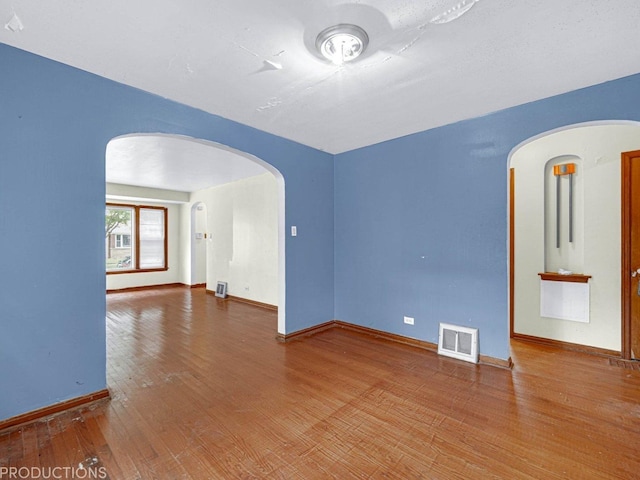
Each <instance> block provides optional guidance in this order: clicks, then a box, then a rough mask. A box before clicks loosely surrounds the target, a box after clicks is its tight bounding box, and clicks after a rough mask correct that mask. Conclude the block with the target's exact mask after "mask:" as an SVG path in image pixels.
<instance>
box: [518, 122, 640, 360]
mask: <svg viewBox="0 0 640 480" xmlns="http://www.w3.org/2000/svg"><path fill="white" fill-rule="evenodd" d="M639 147H640V124H639V123H637V122H625V121H620V122H616V121H611V122H593V123H585V124H578V125H570V126H567V127H564V128H561V129H557V130H553V131H550V132H546V133H543V134H541V135H538V136H536V137H534V138H531V139H529V140H527V141H525V142H523V143H522V144H520V145H518V146H517V147H516V148H514V149H513V150H512V152H511V154H510V156H509V162H508V166H509V175H510V195H509V197H510V198H509V211H510V216H509V223H510V241H509V250H510V254H509V259H510V260H509V271H510V285H509V290H510V295H509V298H510V335H511V337H512V338H525V339H526V338H530V339H535V340H543V341H546V342H548V343H560V344H571V345H576V346H579V347H581V348H580V349H584V350H585V351H598V352H601V353H608V354H617V353H618V352H620V350H621V338H622V335H621V284H620V272H621V260H620V259H621V226H620V214H621V191H620V184H621V182H620V178H621V177H620V175H621V173H620V172H621V170H620V154H621V153H622V152H625V151H629V150H635V149H638V148H639ZM556 165H557V166H558V168H560V167H561V166H563V165H574V167H572V168H575V173H574V174H573V175H572V176H571V178H569V177H568V176H567V177H565V176H563V175H562V173H560V170H556V173H555V174H554V170H553V166H556ZM569 182H571V184H570V183H569ZM570 186H571V188H569V187H570ZM569 192H572V193H569ZM569 195H571V197H569ZM569 205H571V209H572V210H571V214H570V212H569V208H570V207H569ZM560 272H561V273H562V275H559V273H560ZM544 274H550V275H544ZM577 284H582V285H577Z"/></svg>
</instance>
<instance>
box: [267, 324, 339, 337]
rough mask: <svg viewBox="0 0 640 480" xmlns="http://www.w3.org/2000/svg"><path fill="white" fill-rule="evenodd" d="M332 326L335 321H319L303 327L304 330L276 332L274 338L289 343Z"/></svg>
mask: <svg viewBox="0 0 640 480" xmlns="http://www.w3.org/2000/svg"><path fill="white" fill-rule="evenodd" d="M333 327H335V321H334V320H331V321H329V322H325V323H321V324H320V325H314V326H313V327H309V328H305V329H304V330H298V331H297V332H293V333H286V334H283V333H278V334H276V340H278V341H279V342H282V343H289V342H291V341H293V340H300V339H302V338H305V337H309V336H311V335H315V334H316V333H320V332H322V331H324V330H328V329H330V328H333Z"/></svg>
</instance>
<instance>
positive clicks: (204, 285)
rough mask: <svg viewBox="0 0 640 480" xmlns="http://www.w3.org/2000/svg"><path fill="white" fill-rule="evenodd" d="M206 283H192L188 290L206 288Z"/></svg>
mask: <svg viewBox="0 0 640 480" xmlns="http://www.w3.org/2000/svg"><path fill="white" fill-rule="evenodd" d="M206 286H207V284H206V283H194V284H193V285H189V288H206Z"/></svg>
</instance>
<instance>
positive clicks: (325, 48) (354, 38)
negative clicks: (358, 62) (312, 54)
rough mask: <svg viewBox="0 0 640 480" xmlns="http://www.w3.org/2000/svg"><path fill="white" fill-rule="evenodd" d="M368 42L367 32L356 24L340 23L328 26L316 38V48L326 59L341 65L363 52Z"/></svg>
mask: <svg viewBox="0 0 640 480" xmlns="http://www.w3.org/2000/svg"><path fill="white" fill-rule="evenodd" d="M368 44H369V37H368V36H367V33H366V32H365V31H364V30H363V29H362V28H360V27H358V26H356V25H348V24H340V25H335V26H333V27H329V28H327V29H325V30H323V31H322V32H320V34H319V35H318V37H317V38H316V48H317V49H318V51H319V52H320V53H321V54H322V56H323V57H325V58H326V59H327V60H330V61H331V62H333V63H335V64H336V65H342V64H343V63H345V62H349V61H351V60H353V59H355V58H357V57H358V56H360V55H361V54H362V52H364V50H365V48H367V45H368Z"/></svg>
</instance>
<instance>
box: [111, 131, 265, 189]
mask: <svg viewBox="0 0 640 480" xmlns="http://www.w3.org/2000/svg"><path fill="white" fill-rule="evenodd" d="M105 162H106V181H107V182H108V183H119V184H123V185H135V186H139V187H149V188H160V189H163V190H175V191H178V192H195V191H197V190H202V189H204V188H209V187H213V186H216V185H222V184H225V183H229V182H234V181H236V180H240V179H242V178H247V177H252V176H254V175H260V174H262V173H265V172H267V170H266V169H265V168H264V167H262V166H260V165H258V164H257V163H256V162H254V161H253V160H249V159H248V158H246V157H244V156H242V155H239V154H237V153H234V152H232V151H230V150H228V149H225V148H222V147H218V146H214V145H211V144H208V143H204V142H201V141H197V140H193V139H188V138H185V137H177V136H171V135H128V136H125V137H119V138H116V139H114V140H111V141H110V142H109V144H108V145H107V152H106V161H105Z"/></svg>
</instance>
